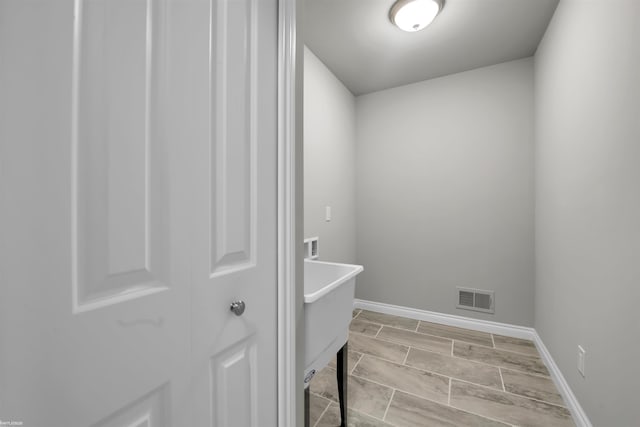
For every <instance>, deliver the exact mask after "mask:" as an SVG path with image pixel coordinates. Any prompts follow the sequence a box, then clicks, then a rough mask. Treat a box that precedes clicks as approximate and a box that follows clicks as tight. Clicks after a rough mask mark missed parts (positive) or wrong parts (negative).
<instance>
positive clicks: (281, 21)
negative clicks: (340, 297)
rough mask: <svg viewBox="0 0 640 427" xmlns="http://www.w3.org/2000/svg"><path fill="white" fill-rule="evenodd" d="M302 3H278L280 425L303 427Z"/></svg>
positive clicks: (294, 0)
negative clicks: (299, 29) (299, 30)
mask: <svg viewBox="0 0 640 427" xmlns="http://www.w3.org/2000/svg"><path fill="white" fill-rule="evenodd" d="M301 5H302V2H301V1H300V0H278V226H277V227H278V279H277V280H278V300H277V301H278V302H277V304H278V425H279V426H280V427H295V426H300V425H303V419H304V418H303V417H304V407H303V403H304V399H303V398H302V396H303V392H304V389H303V381H302V378H303V373H304V366H303V363H304V357H302V356H303V354H304V313H303V305H304V303H303V294H304V283H303V278H304V276H303V273H304V265H303V259H302V253H303V251H302V243H303V242H302V230H303V162H302V83H303V75H302V70H303V62H302V61H303V55H302V49H303V44H302V39H301V37H300V33H299V32H298V23H300V22H301V19H299V18H300V17H301V16H302V15H301V12H302V11H301Z"/></svg>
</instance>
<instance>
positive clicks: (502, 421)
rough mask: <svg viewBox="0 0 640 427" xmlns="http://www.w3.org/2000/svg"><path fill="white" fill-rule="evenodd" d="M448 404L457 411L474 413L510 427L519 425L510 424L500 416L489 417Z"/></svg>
mask: <svg viewBox="0 0 640 427" xmlns="http://www.w3.org/2000/svg"><path fill="white" fill-rule="evenodd" d="M449 406H450V407H451V408H453V409H457V410H458V411H462V412H466V413H467V414H471V415H475V416H476V417H480V418H484V419H487V420H490V421H495V422H497V423H502V424H506V425H508V426H510V427H519V426H518V425H516V424H512V423H511V422H509V421H505V420H501V419H500V418H495V417H489V416H487V415H482V414H478V413H477V412H473V411H470V410H468V409H464V408H461V407H459V406H455V405H449Z"/></svg>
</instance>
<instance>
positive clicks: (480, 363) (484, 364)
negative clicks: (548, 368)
mask: <svg viewBox="0 0 640 427" xmlns="http://www.w3.org/2000/svg"><path fill="white" fill-rule="evenodd" d="M411 350H417V351H423V352H425V353H433V354H437V355H439V356H446V357H451V358H452V359H457V360H461V361H463V362H467V363H472V364H475V365H480V366H482V367H487V368H495V369H500V368H501V366H497V365H492V364H490V363H485V362H478V361H477V360H471V359H466V358H464V357H460V356H456V355H454V354H452V355H447V354H443V353H438V352H437V351H433V350H425V349H422V348H419V347H413V346H411V347H410V349H409V352H411ZM369 356H372V355H369ZM373 357H376V356H373ZM406 362H407V361H406V360H405V363H404V364H405V365H406V366H411V367H414V366H412V365H407V363H406ZM417 369H421V368H417ZM503 369H507V370H508V371H513V372H518V373H525V372H523V371H518V370H516V369H510V368H503ZM424 370H425V371H428V369H424ZM440 375H442V374H440ZM531 375H535V376H536V377H539V378H546V379H549V378H550V377H547V376H544V375H542V374H531ZM452 378H453V377H452Z"/></svg>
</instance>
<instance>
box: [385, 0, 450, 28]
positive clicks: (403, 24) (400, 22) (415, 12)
mask: <svg viewBox="0 0 640 427" xmlns="http://www.w3.org/2000/svg"><path fill="white" fill-rule="evenodd" d="M442 6H443V0H398V1H397V2H395V3H394V5H393V6H392V7H391V10H390V11H389V18H390V19H391V22H393V23H394V24H395V25H396V26H397V27H398V28H400V29H401V30H403V31H407V32H410V33H414V32H416V31H420V30H422V29H424V28H425V27H426V26H427V25H429V24H431V22H432V21H433V20H434V19H435V17H436V15H438V13H440V11H441V10H442Z"/></svg>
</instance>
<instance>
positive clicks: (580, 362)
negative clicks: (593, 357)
mask: <svg viewBox="0 0 640 427" xmlns="http://www.w3.org/2000/svg"><path fill="white" fill-rule="evenodd" d="M586 358H587V352H586V351H584V348H582V346H580V345H579V346H578V372H580V375H582V376H583V377H584V376H585V375H584V363H585V359H586Z"/></svg>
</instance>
